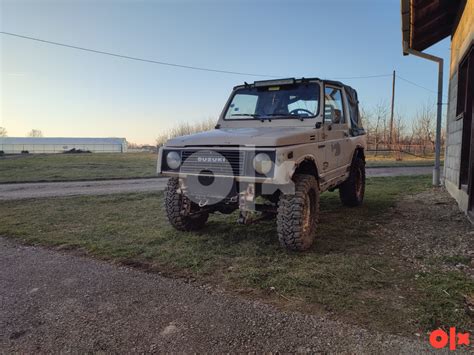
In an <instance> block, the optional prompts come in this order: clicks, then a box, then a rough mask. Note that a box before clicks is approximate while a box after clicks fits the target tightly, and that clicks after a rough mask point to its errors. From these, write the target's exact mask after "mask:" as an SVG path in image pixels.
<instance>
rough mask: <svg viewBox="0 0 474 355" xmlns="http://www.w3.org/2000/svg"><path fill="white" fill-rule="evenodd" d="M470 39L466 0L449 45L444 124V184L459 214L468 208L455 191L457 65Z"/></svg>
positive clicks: (470, 9)
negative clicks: (448, 74)
mask: <svg viewBox="0 0 474 355" xmlns="http://www.w3.org/2000/svg"><path fill="white" fill-rule="evenodd" d="M473 40H474V0H467V2H466V6H465V8H464V12H463V14H462V16H461V18H460V20H459V23H458V25H457V28H456V31H455V33H454V34H453V37H452V42H451V62H450V81H449V101H448V113H447V124H446V132H447V137H446V157H445V167H444V177H445V185H446V188H447V190H448V191H449V193H450V194H451V195H452V196H453V197H454V198H455V199H456V201H457V202H458V204H459V207H460V208H461V209H462V210H463V211H467V208H468V195H467V193H466V192H465V191H463V190H460V189H459V174H460V167H461V143H462V127H463V121H462V119H457V118H456V105H457V91H458V67H459V62H460V61H461V59H462V58H463V56H464V54H465V53H466V52H467V50H468V49H469V47H470V45H471V43H472V41H473Z"/></svg>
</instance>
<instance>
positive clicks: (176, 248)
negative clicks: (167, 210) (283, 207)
mask: <svg viewBox="0 0 474 355" xmlns="http://www.w3.org/2000/svg"><path fill="white" fill-rule="evenodd" d="M429 188H430V178H429V177H425V176H417V177H397V178H371V179H368V184H367V191H366V199H365V202H364V204H363V206H361V207H360V208H353V209H350V208H343V207H341V205H340V202H339V199H338V196H337V194H336V193H325V194H323V195H322V200H321V205H322V214H321V223H320V226H319V231H318V237H317V241H316V243H315V244H314V246H313V247H312V248H311V250H309V251H308V252H305V253H290V252H287V251H285V250H284V249H282V248H281V247H280V246H279V244H278V241H277V237H276V228H275V224H274V222H273V221H267V222H262V223H260V224H255V225H250V226H241V225H238V224H236V223H235V222H236V219H237V216H236V215H235V214H234V215H230V216H222V215H214V216H212V217H211V218H210V221H209V223H208V224H207V226H206V227H205V228H204V229H203V230H202V231H200V232H197V233H182V232H177V231H175V230H174V229H172V228H171V227H170V226H169V224H168V223H167V221H166V218H165V215H164V211H163V207H162V205H163V201H162V199H163V197H162V194H161V193H154V194H122V195H109V196H84V197H64V198H51V199H41V200H28V201H24V200H23V201H5V202H2V204H1V205H0V215H1V216H2V223H1V224H0V236H5V237H9V238H15V239H17V240H20V241H22V242H25V243H29V244H38V245H46V246H52V247H58V248H60V249H73V250H80V251H82V252H84V253H86V254H89V255H93V256H95V257H98V258H102V259H106V260H111V261H115V262H120V263H124V264H127V265H132V266H138V267H142V268H145V269H147V270H149V271H159V272H162V273H164V274H166V275H169V276H173V277H186V278H194V279H196V280H197V281H199V282H209V283H212V284H217V285H220V286H222V287H225V288H226V289H228V290H233V291H235V292H239V293H242V294H245V295H246V296H247V297H256V298H259V299H264V300H266V301H267V302H270V303H275V304H277V305H279V306H281V307H283V308H287V309H292V310H301V311H304V312H316V313H317V312H321V311H323V312H324V313H327V312H329V313H330V314H331V315H332V316H333V317H335V318H338V319H343V320H345V321H348V322H352V323H356V324H360V325H362V326H364V327H368V328H369V329H378V330H387V331H390V332H395V333H402V334H406V333H410V332H411V333H412V332H415V331H420V329H422V330H431V329H432V327H433V325H435V324H437V323H438V322H442V323H443V324H446V325H449V326H457V327H458V328H459V329H467V328H468V327H469V319H466V316H465V315H463V313H460V312H454V313H453V312H452V311H453V309H459V308H460V307H461V306H460V305H459V302H461V301H460V300H459V295H460V294H461V293H469V292H470V293H472V292H474V286H473V283H472V281H467V280H466V279H465V276H463V274H462V273H460V272H459V273H442V272H439V273H437V274H430V273H426V272H425V273H424V274H423V276H422V277H417V276H416V275H417V272H418V273H419V270H416V268H414V267H413V265H407V263H406V262H405V261H404V260H403V258H401V257H400V256H399V255H398V253H396V252H395V253H390V252H388V251H387V247H386V242H387V241H386V240H385V239H384V236H383V235H380V233H375V230H376V229H377V228H378V227H379V226H380V225H383V224H384V223H386V221H387V218H389V212H388V211H389V209H390V207H391V206H393V205H394V203H395V202H396V200H397V199H398V198H399V197H400V195H401V194H402V193H403V194H410V193H417V192H419V191H423V190H426V189H429ZM431 267H435V265H431ZM437 283H442V284H443V286H442V287H446V288H447V289H448V290H449V291H448V292H449V293H450V294H453V295H456V298H455V299H451V298H449V302H447V303H446V302H445V301H446V297H447V296H446V295H445V294H444V292H442V293H441V291H440V290H439V287H437Z"/></svg>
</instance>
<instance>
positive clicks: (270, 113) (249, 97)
mask: <svg viewBox="0 0 474 355" xmlns="http://www.w3.org/2000/svg"><path fill="white" fill-rule="evenodd" d="M318 111H319V85H318V84H317V83H304V84H296V85H285V86H267V87H259V88H244V89H239V90H237V91H236V93H235V94H234V97H233V98H232V101H231V103H230V105H229V107H228V108H227V112H226V114H225V119H231V120H234V119H268V118H300V119H304V118H311V117H314V116H316V115H317V113H318Z"/></svg>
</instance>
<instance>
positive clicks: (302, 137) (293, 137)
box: [166, 127, 316, 147]
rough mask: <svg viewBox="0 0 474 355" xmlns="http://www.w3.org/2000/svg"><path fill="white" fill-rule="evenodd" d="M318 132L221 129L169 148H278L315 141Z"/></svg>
mask: <svg viewBox="0 0 474 355" xmlns="http://www.w3.org/2000/svg"><path fill="white" fill-rule="evenodd" d="M315 135H316V130H315V129H314V128H308V127H301V128H295V127H261V128H221V129H215V130H212V131H207V132H202V133H196V134H191V135H189V136H182V137H176V138H172V139H170V140H169V141H168V142H167V143H166V146H167V147H186V146H188V147H189V146H226V145H238V146H257V147H259V146H260V147H263V146H265V147H277V146H283V145H291V144H302V143H308V142H310V141H314V140H315Z"/></svg>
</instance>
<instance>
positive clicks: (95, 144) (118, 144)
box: [0, 137, 127, 154]
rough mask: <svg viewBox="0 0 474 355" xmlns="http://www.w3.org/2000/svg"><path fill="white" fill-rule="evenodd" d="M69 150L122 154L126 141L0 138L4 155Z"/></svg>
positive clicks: (120, 139)
mask: <svg viewBox="0 0 474 355" xmlns="http://www.w3.org/2000/svg"><path fill="white" fill-rule="evenodd" d="M71 149H76V150H77V149H80V150H88V151H91V152H92V153H124V152H126V151H127V141H126V140H125V138H53V137H51V138H50V137H41V138H40V137H0V152H1V151H3V153H4V154H20V153H22V152H28V153H31V154H38V153H63V152H66V151H68V150H71Z"/></svg>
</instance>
